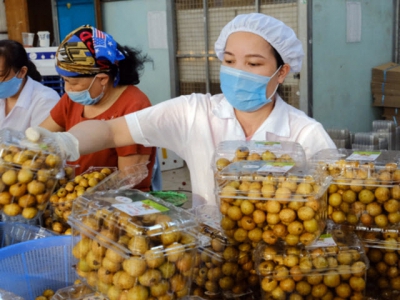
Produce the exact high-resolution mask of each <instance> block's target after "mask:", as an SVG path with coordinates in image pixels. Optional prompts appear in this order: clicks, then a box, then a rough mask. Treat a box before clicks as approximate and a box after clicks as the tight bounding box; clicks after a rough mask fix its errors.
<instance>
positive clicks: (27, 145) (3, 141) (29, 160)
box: [0, 128, 63, 175]
mask: <svg viewBox="0 0 400 300" xmlns="http://www.w3.org/2000/svg"><path fill="white" fill-rule="evenodd" d="M0 163H1V164H4V165H7V166H12V167H21V166H24V167H28V168H30V169H31V170H41V169H46V170H51V171H52V172H53V175H56V174H57V173H58V172H59V171H60V170H61V169H62V167H63V157H62V155H61V150H60V149H59V147H58V145H57V143H56V142H55V141H54V140H53V139H51V138H49V137H41V138H40V139H39V141H38V142H37V143H33V142H31V141H29V140H28V139H27V138H26V137H25V134H24V133H23V132H21V131H17V130H14V129H11V128H4V129H2V130H0Z"/></svg>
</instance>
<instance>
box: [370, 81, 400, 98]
mask: <svg viewBox="0 0 400 300" xmlns="http://www.w3.org/2000/svg"><path fill="white" fill-rule="evenodd" d="M371 91H372V93H373V94H384V95H386V96H400V81H399V82H398V83H384V82H371Z"/></svg>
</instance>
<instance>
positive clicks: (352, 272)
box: [255, 225, 369, 299]
mask: <svg viewBox="0 0 400 300" xmlns="http://www.w3.org/2000/svg"><path fill="white" fill-rule="evenodd" d="M335 228H336V229H335ZM255 256H256V258H255V260H256V271H257V273H258V274H259V276H260V284H261V291H262V294H263V297H262V299H290V298H291V297H295V296H301V297H303V298H302V299H306V298H309V297H310V298H312V299H324V297H327V298H331V299H334V298H336V297H338V299H339V298H340V299H353V297H357V299H358V297H359V298H360V299H364V297H365V291H366V287H367V283H366V273H367V269H368V267H369V261H368V259H367V257H366V255H365V251H364V248H363V246H362V243H361V242H360V240H359V239H358V237H357V235H356V234H355V233H354V232H352V231H343V230H342V229H341V228H340V227H339V228H338V227H337V225H336V227H334V226H332V227H330V228H328V229H327V230H326V231H325V233H324V235H322V236H321V239H320V240H318V241H316V242H315V243H314V244H312V245H310V246H306V247H292V246H287V245H284V244H277V245H268V244H266V243H263V242H262V243H259V245H258V246H257V248H256V253H255Z"/></svg>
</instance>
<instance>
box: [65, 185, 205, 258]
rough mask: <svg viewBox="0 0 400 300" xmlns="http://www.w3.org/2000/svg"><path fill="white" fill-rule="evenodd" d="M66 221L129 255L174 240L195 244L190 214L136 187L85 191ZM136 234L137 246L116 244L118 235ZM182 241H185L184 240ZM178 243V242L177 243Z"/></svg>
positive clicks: (170, 242)
mask: <svg viewBox="0 0 400 300" xmlns="http://www.w3.org/2000/svg"><path fill="white" fill-rule="evenodd" d="M68 223H69V224H70V225H71V226H72V227H73V228H74V229H75V230H77V231H78V232H80V233H81V234H83V235H84V236H90V237H93V238H96V239H97V240H99V241H101V242H103V243H105V244H106V245H110V246H112V247H113V248H114V249H115V250H116V251H120V252H122V253H123V254H129V255H141V254H143V253H142V252H141V251H140V250H141V248H140V247H139V248H138V246H137V245H139V244H143V245H144V246H145V247H144V248H146V249H149V248H154V247H158V248H159V249H161V250H162V249H163V246H164V247H166V246H169V245H171V244H174V243H180V244H185V245H189V244H190V245H193V244H195V238H194V237H193V236H192V235H190V234H189V233H188V232H190V231H191V229H193V228H195V227H196V226H197V223H196V221H195V220H194V217H193V215H192V214H191V213H189V212H187V211H185V210H184V209H182V208H179V207H176V206H174V205H172V204H170V203H167V202H165V201H163V200H161V199H158V198H156V197H153V196H152V195H150V194H148V193H144V192H141V191H139V190H132V189H126V190H110V191H106V192H97V193H92V194H84V195H82V196H80V197H78V198H77V199H76V200H75V202H74V205H73V208H72V213H71V215H70V217H69V219H68ZM123 235H128V236H129V237H131V239H132V237H137V240H138V241H139V240H140V241H141V242H140V243H139V242H137V245H136V244H135V243H134V242H132V243H131V244H132V245H126V244H123V243H118V241H117V237H120V236H123ZM183 240H185V241H184V242H183ZM178 246H179V245H178Z"/></svg>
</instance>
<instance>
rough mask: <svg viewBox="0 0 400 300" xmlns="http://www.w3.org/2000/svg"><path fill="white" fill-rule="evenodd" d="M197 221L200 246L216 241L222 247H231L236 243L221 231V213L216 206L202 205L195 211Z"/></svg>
mask: <svg viewBox="0 0 400 300" xmlns="http://www.w3.org/2000/svg"><path fill="white" fill-rule="evenodd" d="M194 213H195V216H196V221H197V223H198V224H199V232H200V233H201V237H200V241H201V242H200V245H205V246H207V245H210V244H211V243H212V240H214V239H216V240H218V241H219V242H220V243H222V245H224V246H226V245H231V244H234V243H235V242H234V241H233V240H232V239H231V238H229V237H227V236H226V235H225V234H224V232H223V230H222V229H221V217H222V216H221V213H220V211H219V208H218V206H216V205H208V204H206V205H200V206H198V207H196V208H195V210H194Z"/></svg>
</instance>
